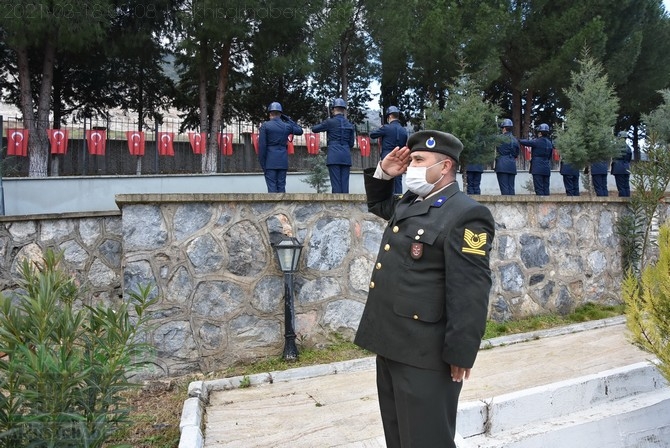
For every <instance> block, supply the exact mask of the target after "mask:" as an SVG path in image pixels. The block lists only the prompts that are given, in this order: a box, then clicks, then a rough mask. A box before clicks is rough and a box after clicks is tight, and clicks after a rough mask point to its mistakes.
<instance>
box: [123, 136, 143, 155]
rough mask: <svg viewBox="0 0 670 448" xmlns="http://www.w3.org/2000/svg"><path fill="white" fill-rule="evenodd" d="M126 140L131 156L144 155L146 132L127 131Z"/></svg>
mask: <svg viewBox="0 0 670 448" xmlns="http://www.w3.org/2000/svg"><path fill="white" fill-rule="evenodd" d="M126 138H127V139H128V151H130V155H131V156H143V155H144V138H145V137H144V132H143V131H126Z"/></svg>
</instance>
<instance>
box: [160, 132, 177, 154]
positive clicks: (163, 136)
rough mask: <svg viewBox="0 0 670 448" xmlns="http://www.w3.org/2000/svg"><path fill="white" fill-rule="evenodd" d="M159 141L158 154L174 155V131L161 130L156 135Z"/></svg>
mask: <svg viewBox="0 0 670 448" xmlns="http://www.w3.org/2000/svg"><path fill="white" fill-rule="evenodd" d="M156 139H157V141H158V154H159V155H161V156H174V145H173V143H172V142H174V132H159V133H158V135H157V136H156Z"/></svg>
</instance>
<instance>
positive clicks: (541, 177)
mask: <svg viewBox="0 0 670 448" xmlns="http://www.w3.org/2000/svg"><path fill="white" fill-rule="evenodd" d="M536 132H537V138H534V139H532V140H530V139H522V140H519V144H521V145H523V146H530V147H531V152H530V174H532V175H533V188H534V189H535V194H536V195H538V196H549V178H550V176H551V157H552V155H553V152H554V143H553V142H552V141H551V140H550V139H549V125H548V124H546V123H542V124H541V125H539V126H538V127H537V129H536Z"/></svg>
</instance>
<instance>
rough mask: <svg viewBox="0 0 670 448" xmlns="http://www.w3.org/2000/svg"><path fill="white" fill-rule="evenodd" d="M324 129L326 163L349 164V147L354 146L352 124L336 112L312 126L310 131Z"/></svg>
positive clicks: (322, 130) (321, 130)
mask: <svg viewBox="0 0 670 448" xmlns="http://www.w3.org/2000/svg"><path fill="white" fill-rule="evenodd" d="M324 131H326V138H327V139H328V155H327V157H326V165H349V166H351V148H353V147H354V137H355V135H354V134H355V131H354V125H353V124H351V123H350V122H349V120H347V119H346V118H344V115H341V114H338V115H335V116H334V117H331V118H329V119H327V120H325V121H322V122H321V123H319V124H317V125H316V126H314V127H313V128H312V132H324Z"/></svg>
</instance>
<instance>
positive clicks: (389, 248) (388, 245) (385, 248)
mask: <svg viewBox="0 0 670 448" xmlns="http://www.w3.org/2000/svg"><path fill="white" fill-rule="evenodd" d="M384 250H385V251H386V252H388V251H389V250H391V245H390V244H387V245H386V246H384Z"/></svg>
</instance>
